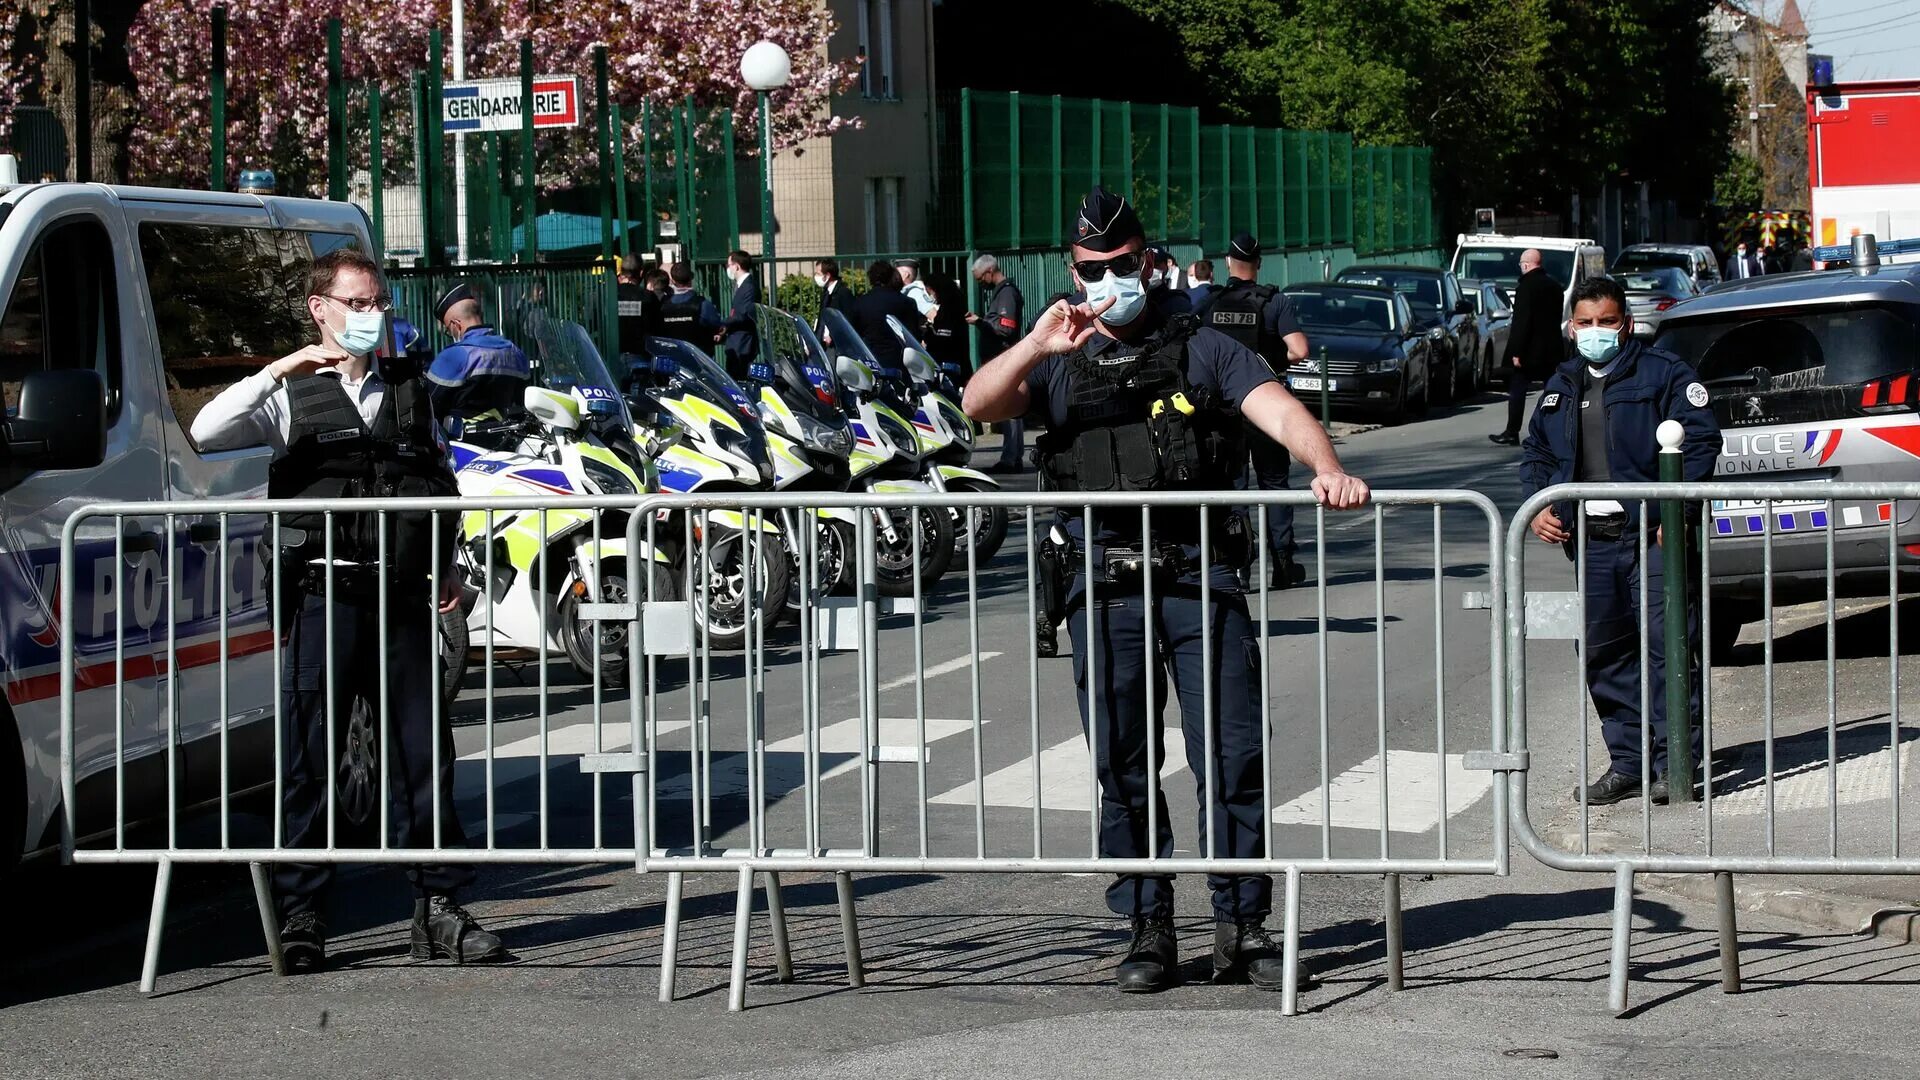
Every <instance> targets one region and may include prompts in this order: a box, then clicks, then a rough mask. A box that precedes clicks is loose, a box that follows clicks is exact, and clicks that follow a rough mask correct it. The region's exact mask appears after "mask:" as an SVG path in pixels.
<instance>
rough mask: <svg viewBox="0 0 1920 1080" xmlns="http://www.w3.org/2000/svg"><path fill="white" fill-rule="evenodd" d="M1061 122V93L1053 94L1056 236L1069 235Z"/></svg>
mask: <svg viewBox="0 0 1920 1080" xmlns="http://www.w3.org/2000/svg"><path fill="white" fill-rule="evenodd" d="M1061 122H1062V120H1061V101H1060V95H1059V94H1055V95H1053V141H1052V143H1051V147H1052V151H1053V153H1052V157H1051V158H1050V159H1049V161H1048V169H1047V173H1048V176H1049V177H1050V180H1051V190H1052V191H1053V217H1052V221H1051V224H1052V225H1053V235H1054V236H1055V237H1064V236H1066V235H1067V223H1066V214H1067V173H1066V163H1065V162H1063V161H1061V160H1060V159H1061V157H1062V156H1064V152H1063V150H1062V148H1061V147H1062V142H1061V140H1062V139H1063V138H1064V137H1065V133H1064V132H1063V131H1062V130H1061ZM1053 242H1054V243H1059V240H1058V239H1056V240H1054V241H1053ZM1033 284H1034V285H1038V284H1039V282H1037V281H1036V282H1033Z"/></svg>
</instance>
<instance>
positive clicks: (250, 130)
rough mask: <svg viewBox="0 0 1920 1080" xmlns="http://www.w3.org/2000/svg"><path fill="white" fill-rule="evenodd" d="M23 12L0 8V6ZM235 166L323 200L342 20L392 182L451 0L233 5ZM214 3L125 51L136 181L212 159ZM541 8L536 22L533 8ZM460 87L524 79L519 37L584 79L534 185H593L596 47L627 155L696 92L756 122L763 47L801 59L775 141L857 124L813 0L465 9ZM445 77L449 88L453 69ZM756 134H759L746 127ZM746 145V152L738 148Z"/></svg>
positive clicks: (164, 177) (359, 116)
mask: <svg viewBox="0 0 1920 1080" xmlns="http://www.w3.org/2000/svg"><path fill="white" fill-rule="evenodd" d="M12 2H17V0H0V4H5V3H12ZM226 4H227V12H228V14H227V18H228V30H227V42H228V72H229V74H228V104H227V116H228V124H229V127H228V132H227V140H228V148H229V149H228V154H229V161H230V162H231V163H232V168H234V169H238V168H239V167H240V166H241V165H242V164H244V163H248V162H252V163H257V164H262V165H265V166H267V167H269V168H272V169H273V170H274V171H275V172H276V174H278V175H279V177H280V179H281V187H282V190H285V191H290V192H293V191H299V192H306V193H319V192H321V191H324V188H325V179H326V127H327V90H326V26H327V20H328V19H330V18H335V17H338V18H340V19H341V20H342V38H343V47H342V60H343V67H344V70H345V76H346V79H347V81H348V83H349V85H350V86H352V87H354V88H355V89H354V93H353V104H352V106H351V107H350V109H349V116H350V124H351V128H350V131H349V147H350V153H351V155H352V160H354V161H355V162H356V163H361V164H364V161H365V157H366V151H365V146H366V141H367V134H366V131H367V129H366V126H365V111H364V104H363V98H364V94H363V92H362V91H361V88H362V87H364V86H366V85H369V84H371V85H372V86H375V87H378V88H379V89H380V91H381V92H382V94H383V103H384V114H383V125H382V127H383V135H384V139H383V146H384V148H385V151H386V155H387V160H388V162H389V167H390V168H392V169H393V170H394V172H395V173H396V174H397V175H402V176H404V175H407V174H408V173H410V171H411V162H412V151H411V146H412V142H411V138H412V134H411V127H412V117H411V112H410V108H409V101H410V96H409V95H410V92H411V91H410V86H411V75H412V73H413V72H414V71H415V70H417V69H422V68H424V67H425V66H426V63H427V44H428V34H429V31H430V30H431V29H432V28H433V27H436V26H438V27H441V28H443V36H444V28H445V27H447V26H448V25H449V23H450V21H451V15H450V11H449V8H448V5H447V0H388V2H387V3H386V4H383V5H378V6H368V5H363V4H350V3H347V2H346V0H226ZM213 6H214V0H147V3H146V4H145V6H144V8H143V9H142V11H141V14H140V17H139V20H138V21H137V22H136V24H135V26H134V29H133V34H132V40H131V44H130V46H129V49H130V52H131V53H132V54H133V61H134V70H135V71H136V73H137V74H138V77H139V80H140V95H139V101H138V105H137V108H138V109H139V111H140V121H139V123H138V124H137V125H136V128H135V131H134V133H133V138H132V153H133V161H134V167H135V172H136V173H137V174H138V175H140V176H142V177H144V178H147V179H150V180H155V181H160V182H167V183H178V184H187V185H197V184H201V183H204V182H205V177H206V171H207V162H208V158H207V155H208V133H207V125H208V122H209V117H208V110H209V107H210V104H209V90H208V86H207V62H206V57H207V54H208V49H209V42H210V39H209V34H210V31H209V13H210V12H211V10H212V8H213ZM530 9H532V10H530ZM463 15H464V18H465V26H466V38H467V64H466V72H467V77H468V78H472V79H480V78H499V77H515V76H518V74H519V65H520V40H521V38H522V37H528V36H530V37H531V39H532V41H533V46H534V58H535V61H534V62H535V67H536V68H537V69H538V70H539V72H540V73H541V74H573V75H578V76H580V78H581V88H582V91H583V96H584V98H585V100H584V101H583V106H584V110H585V112H586V114H587V115H585V116H583V118H582V120H583V123H582V126H581V127H580V128H577V129H574V130H571V131H564V132H556V133H554V134H552V135H543V136H542V138H541V140H540V151H539V157H540V181H541V183H542V185H543V186H546V187H566V186H571V185H573V184H577V183H586V182H591V180H592V179H593V178H595V177H597V175H598V171H597V170H598V160H597V154H596V151H595V146H594V142H595V140H594V126H593V123H592V116H591V110H592V108H593V107H594V102H593V100H592V94H593V55H592V53H593V46H594V45H596V44H602V43H604V44H606V45H607V46H608V53H609V60H610V64H609V67H610V69H611V90H612V93H613V95H614V98H615V101H616V103H617V104H618V105H620V106H621V107H622V108H623V110H624V116H625V119H626V121H627V124H626V131H625V137H626V138H627V140H628V146H629V150H628V157H629V158H630V159H631V158H636V156H637V155H636V153H635V151H634V144H635V143H636V142H637V141H638V140H639V139H640V138H641V129H640V123H639V109H638V106H639V105H640V104H641V103H642V102H651V103H653V105H654V106H655V107H656V109H665V108H670V107H672V106H673V105H675V104H678V103H679V102H681V101H682V100H683V99H684V98H686V97H687V96H689V95H691V96H692V97H693V99H694V101H695V102H696V103H697V104H699V105H702V106H731V107H733V108H735V109H736V110H737V117H736V124H737V125H739V126H741V127H743V128H744V127H745V125H748V124H757V123H758V118H757V117H756V116H755V115H754V114H753V108H754V99H753V95H752V94H751V93H750V92H748V91H747V90H746V89H745V88H744V87H743V86H742V85H741V84H740V77H739V62H740V56H741V54H743V53H744V52H745V51H746V49H747V46H749V45H751V44H752V43H753V42H755V41H758V40H760V39H761V38H767V39H770V40H773V41H776V42H779V43H780V44H781V45H783V46H784V47H785V48H786V49H787V50H788V52H789V53H790V54H792V56H793V61H794V64H793V66H794V71H793V80H792V82H791V84H790V85H789V87H788V88H787V89H785V90H783V91H781V92H780V93H778V94H776V95H775V96H774V99H773V104H774V130H775V135H776V142H777V144H778V145H781V146H786V145H791V144H793V143H795V142H798V141H800V140H802V139H805V138H807V137H810V136H812V135H816V134H823V133H830V132H832V131H836V130H839V129H840V128H842V127H845V126H847V125H848V124H850V123H855V122H856V121H852V120H849V119H848V118H845V117H838V116H834V115H832V112H831V109H830V107H829V105H830V101H831V95H832V94H833V93H834V92H835V91H837V90H841V89H845V88H846V87H848V86H850V85H851V84H852V80H853V79H854V77H855V75H856V65H855V64H853V63H836V62H831V61H829V60H828V59H827V57H826V48H825V43H826V41H827V40H828V38H829V37H830V36H831V34H832V33H833V19H832V16H831V15H830V14H829V13H828V12H827V10H826V8H825V6H824V5H820V4H818V3H817V2H816V0H675V2H674V3H670V4H641V3H638V2H636V0H581V2H578V3H568V4H551V5H540V6H538V8H537V9H536V8H535V7H534V5H531V4H526V3H515V4H505V3H500V2H498V0H478V2H475V0H469V2H468V3H467V4H466V6H465V9H464V11H463ZM446 77H451V63H450V61H449V67H448V71H447V73H446ZM747 130H751V129H747ZM751 142H752V140H743V141H742V146H743V148H745V147H746V146H747V145H748V144H750V143H751Z"/></svg>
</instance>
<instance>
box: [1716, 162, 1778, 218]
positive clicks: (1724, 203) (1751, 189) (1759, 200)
mask: <svg viewBox="0 0 1920 1080" xmlns="http://www.w3.org/2000/svg"><path fill="white" fill-rule="evenodd" d="M1765 197H1766V192H1765V187H1764V185H1763V184H1762V183H1761V179H1760V163H1759V162H1757V161H1755V160H1753V159H1752V158H1750V157H1748V156H1747V155H1745V154H1741V153H1737V152H1736V153H1734V154H1733V155H1732V156H1730V157H1728V158H1727V167H1726V168H1725V169H1722V170H1721V171H1720V175H1719V176H1717V177H1714V180H1713V204H1714V205H1715V206H1718V207H1719V208H1720V210H1721V212H1722V214H1723V215H1725V216H1727V217H1729V218H1740V217H1745V216H1746V215H1748V214H1751V213H1753V212H1754V211H1755V210H1758V209H1760V207H1761V205H1762V204H1763V203H1764V202H1765Z"/></svg>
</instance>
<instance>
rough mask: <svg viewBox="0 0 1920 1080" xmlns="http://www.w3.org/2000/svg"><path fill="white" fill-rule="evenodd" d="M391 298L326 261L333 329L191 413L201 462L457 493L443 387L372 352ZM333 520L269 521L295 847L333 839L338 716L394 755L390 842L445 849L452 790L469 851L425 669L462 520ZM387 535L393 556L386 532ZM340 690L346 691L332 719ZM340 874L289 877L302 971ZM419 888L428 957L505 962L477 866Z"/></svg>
mask: <svg viewBox="0 0 1920 1080" xmlns="http://www.w3.org/2000/svg"><path fill="white" fill-rule="evenodd" d="M392 305H393V301H392V299H391V298H390V297H389V296H388V295H387V293H386V290H385V285H384V282H383V281H382V280H381V275H380V268H379V267H378V266H377V265H376V264H375V263H374V262H373V261H372V260H371V259H369V258H367V257H366V256H365V255H363V254H361V253H360V252H358V251H354V250H352V249H350V248H348V249H341V250H339V251H334V252H332V253H330V254H327V255H323V256H321V257H320V258H318V259H315V260H314V263H313V269H312V271H311V272H310V274H309V275H308V281H307V314H308V316H309V317H310V318H311V319H312V320H313V322H314V325H315V326H316V327H317V328H318V329H319V336H320V341H319V343H318V344H315V345H308V346H307V347H305V348H303V349H300V350H299V351H297V352H294V353H291V354H289V355H287V356H283V357H281V358H280V359H278V360H275V361H274V362H273V363H271V364H268V365H267V366H266V367H263V368H261V369H260V370H259V371H258V372H257V373H255V374H253V375H250V376H248V377H247V378H245V379H242V380H241V381H240V382H238V383H235V384H234V385H233V386H230V387H228V388H227V389H226V390H224V391H222V392H221V393H220V395H219V396H218V397H216V398H214V399H213V400H212V401H210V402H208V403H207V406H206V407H205V408H204V409H202V410H201V411H200V413H199V415H197V416H196V417H195V418H194V420H193V427H192V431H191V434H192V436H193V440H194V442H195V443H196V445H197V446H198V447H199V449H201V450H203V451H211V450H229V449H240V448H244V447H253V446H262V445H265V446H268V447H271V448H272V450H273V464H272V465H271V466H270V467H269V469H268V471H267V496H268V498H270V499H288V498H321V499H342V498H357V497H376V496H403V497H405V496H414V497H429V496H445V495H452V494H454V493H455V488H454V482H453V473H452V471H451V469H450V468H449V466H448V464H447V450H446V445H445V444H444V443H443V442H442V441H441V433H440V428H439V427H438V425H436V424H435V422H434V415H433V405H432V402H431V401H430V399H429V384H428V383H427V381H426V380H425V379H424V378H422V377H421V375H420V373H419V371H418V370H417V369H414V370H407V369H406V366H405V364H404V363H403V362H397V361H391V360H376V359H375V358H374V355H373V354H374V352H375V351H376V350H377V349H378V348H379V346H380V343H381V341H382V340H383V338H384V337H385V335H386V319H387V316H386V312H387V311H388V310H389V309H390V308H391V307H392ZM327 527H328V525H327V519H326V518H325V517H323V516H322V515H320V514H284V515H282V516H281V518H280V525H279V532H278V536H277V537H275V535H274V533H273V531H272V529H271V527H270V528H269V531H268V539H269V542H272V541H273V540H275V539H277V541H278V543H279V545H280V551H279V552H278V559H277V560H276V575H277V579H278V581H277V588H276V595H277V596H278V598H279V599H278V600H277V601H276V602H278V603H280V604H282V605H283V607H282V611H283V612H284V613H285V614H283V616H282V619H283V625H286V626H287V628H288V629H287V639H286V646H285V652H284V658H285V669H284V672H283V682H282V686H283V687H284V695H285V696H284V700H283V702H282V710H283V715H284V716H285V722H286V725H287V730H286V732H285V736H284V737H285V743H284V745H285V747H286V758H285V762H286V764H285V768H286V774H287V775H286V784H285V801H284V803H283V805H282V806H281V813H282V815H283V817H284V819H285V827H286V832H285V836H286V846H287V847H288V848H293V849H298V848H316V847H325V846H327V844H328V842H329V830H328V824H327V812H328V809H329V807H328V795H327V788H328V785H329V784H331V783H333V777H334V774H335V763H334V762H332V761H330V760H329V759H328V753H327V751H328V727H329V722H328V714H329V712H330V711H331V713H332V717H333V719H332V726H333V740H334V744H335V745H336V746H345V745H348V744H349V742H350V740H349V729H350V727H351V728H352V729H353V730H354V731H357V732H359V734H358V735H357V736H356V738H357V739H360V740H365V742H366V743H367V744H370V745H371V746H373V747H375V748H376V749H375V753H377V754H384V755H388V756H387V761H386V765H387V772H388V775H389V776H390V778H391V779H390V783H389V785H388V791H387V792H386V797H387V799H388V800H389V805H390V808H391V809H390V820H391V821H392V827H393V834H394V835H393V837H392V841H393V846H395V847H400V848H406V847H430V846H432V845H433V842H434V820H433V806H434V799H435V795H434V789H435V786H436V785H437V786H438V788H439V804H440V822H439V825H440V840H441V843H443V844H444V845H446V846H447V847H449V848H458V847H464V846H466V837H465V834H464V833H463V832H462V831H461V829H460V819H459V818H458V817H457V816H456V815H455V813H454V801H453V761H454V758H455V756H456V755H455V752H454V749H453V732H452V729H451V727H450V726H449V725H448V724H447V721H446V716H445V714H444V713H442V716H441V726H440V737H439V761H438V766H439V768H438V772H437V773H436V772H435V769H434V766H435V762H434V760H433V753H434V750H433V743H434V736H433V727H432V725H433V710H434V704H433V695H434V694H436V693H438V692H439V690H440V680H439V678H438V673H437V672H436V671H435V670H434V668H433V665H429V664H425V663H422V659H423V658H424V657H427V656H430V655H432V652H433V647H434V644H433V643H434V637H433V635H434V634H435V632H436V629H435V626H434V618H433V612H432V610H431V605H429V603H428V599H429V598H428V592H429V590H430V588H431V582H432V580H433V572H434V570H435V568H436V567H437V568H438V570H439V572H440V594H439V597H438V608H439V611H440V613H441V614H450V613H452V612H455V611H458V610H459V607H460V581H459V578H458V576H457V575H456V574H455V573H454V572H453V558H452V556H453V550H454V548H453V541H454V532H455V530H456V527H457V526H456V525H455V523H453V522H450V521H447V520H444V519H443V520H442V522H441V525H440V529H439V542H440V545H441V546H440V548H439V549H437V550H436V549H434V547H433V531H432V525H431V522H430V520H429V518H428V515H426V514H424V513H399V512H394V513H388V514H387V515H385V517H384V518H374V517H370V516H369V515H364V514H354V513H347V512H335V513H334V514H333V518H332V528H333V543H332V546H331V550H329V547H328V545H327V537H326V531H327ZM383 530H384V532H385V533H386V537H385V540H386V543H385V545H384V548H383V547H382V545H381V544H380V539H379V535H378V534H379V532H380V531H383ZM383 552H384V554H385V556H386V563H385V567H384V569H385V573H384V574H382V572H381V570H382V565H381V562H380V559H381V555H382V554H383ZM329 556H331V558H332V560H333V562H332V565H331V567H329V565H328V564H327V562H326V559H327V558H328V557H329ZM383 586H384V588H385V589H386V611H385V613H384V614H385V619H384V620H383V619H382V611H381V589H382V587H383ZM330 623H331V627H329V624H330ZM383 628H384V634H385V639H386V640H385V645H386V649H385V653H384V655H383V654H382V652H381V635H382V632H383ZM330 630H331V634H332V641H331V642H329V641H328V634H329V632H330ZM381 670H384V671H385V673H386V695H387V700H386V703H385V705H386V723H385V725H384V729H383V725H382V724H381V721H380V717H381V704H382V703H381V701H380V696H379V695H380V691H379V689H378V688H377V687H378V682H377V680H375V679H374V678H373V677H372V675H371V674H370V673H372V672H377V671H381ZM329 692H331V693H332V694H333V695H334V699H333V701H332V703H331V705H332V708H331V710H329V707H328V706H329V702H328V700H327V696H328V694H329ZM356 699H358V700H359V706H356ZM356 707H360V708H362V710H363V711H362V713H361V715H362V716H364V717H366V718H367V721H368V722H367V723H366V724H365V725H364V728H362V727H360V726H358V725H354V723H353V720H352V717H353V716H354V713H355V710H356ZM365 768H366V770H367V771H368V772H370V773H371V774H372V776H373V777H374V779H373V783H372V788H373V791H374V794H373V795H372V797H371V798H372V799H378V798H380V797H381V796H380V793H379V790H378V788H379V781H378V776H379V773H380V768H379V765H378V764H377V763H376V762H366V763H365ZM369 801H371V799H370V800H369ZM334 802H335V807H336V809H337V812H338V813H339V815H340V817H341V818H342V819H343V820H341V821H339V822H337V823H336V824H337V827H340V828H345V827H347V826H349V825H350V824H352V823H355V822H360V823H364V822H367V821H377V820H378V818H379V808H378V807H377V806H360V807H354V806H351V805H341V804H342V802H343V800H342V798H341V796H340V793H339V792H336V795H335V800H334ZM356 811H357V814H358V816H356ZM333 869H334V868H333V866H332V865H331V864H300V863H292V862H287V863H280V864H278V865H276V866H275V867H274V874H273V888H274V893H275V896H276V899H277V902H278V906H279V910H280V918H281V925H280V941H281V947H282V950H283V956H284V958H285V960H286V963H287V967H288V970H289V971H292V972H302V971H313V970H316V969H318V968H319V967H321V966H322V965H323V964H324V963H325V961H326V930H325V927H324V925H323V924H322V923H321V921H320V917H319V914H320V913H319V901H320V899H321V895H322V893H323V892H324V891H325V890H326V887H327V885H328V883H329V882H330V881H331V880H332V878H333ZM407 878H408V880H409V881H410V882H412V884H413V887H414V891H415V894H416V897H417V899H416V900H415V902H414V909H413V956H414V958H415V959H418V960H426V959H431V958H433V957H437V956H446V957H451V958H453V959H454V960H456V961H459V962H465V963H476V962H483V961H494V960H500V959H503V958H504V957H505V956H506V952H505V950H504V949H503V948H502V947H501V945H500V939H499V938H498V937H496V936H494V935H493V934H490V933H488V932H487V931H485V930H483V929H481V928H480V925H479V924H478V923H477V922H475V921H474V919H473V917H472V916H471V915H468V914H467V912H466V910H465V909H463V908H461V907H460V906H459V905H458V904H456V903H454V899H453V894H454V893H455V891H456V890H458V889H460V888H461V887H462V886H465V885H467V884H469V883H471V882H472V881H473V871H472V870H470V869H468V868H466V867H463V866H459V865H415V866H409V867H407Z"/></svg>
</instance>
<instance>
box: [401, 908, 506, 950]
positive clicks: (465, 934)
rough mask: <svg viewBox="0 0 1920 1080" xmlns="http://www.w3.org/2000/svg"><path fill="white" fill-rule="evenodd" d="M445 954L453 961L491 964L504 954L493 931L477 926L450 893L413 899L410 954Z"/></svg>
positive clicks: (503, 948)
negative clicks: (429, 897) (411, 948)
mask: <svg viewBox="0 0 1920 1080" xmlns="http://www.w3.org/2000/svg"><path fill="white" fill-rule="evenodd" d="M442 956H444V957H447V958H448V959H450V960H452V961H453V962H454V963H456V964H493V963H498V962H500V961H502V960H505V959H506V958H507V950H506V948H505V947H503V946H502V945H501V944H500V939H499V937H497V936H496V935H493V934H489V933H488V932H486V931H485V930H482V929H481V928H480V924H479V923H478V922H475V921H474V918H473V916H471V915H469V914H467V909H466V908H463V907H461V906H460V905H459V904H456V903H454V902H453V900H452V899H451V898H450V897H445V896H435V897H433V898H431V899H425V898H423V899H419V900H415V901H414V902H413V958H414V959H415V960H433V959H437V958H439V957H442Z"/></svg>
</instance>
